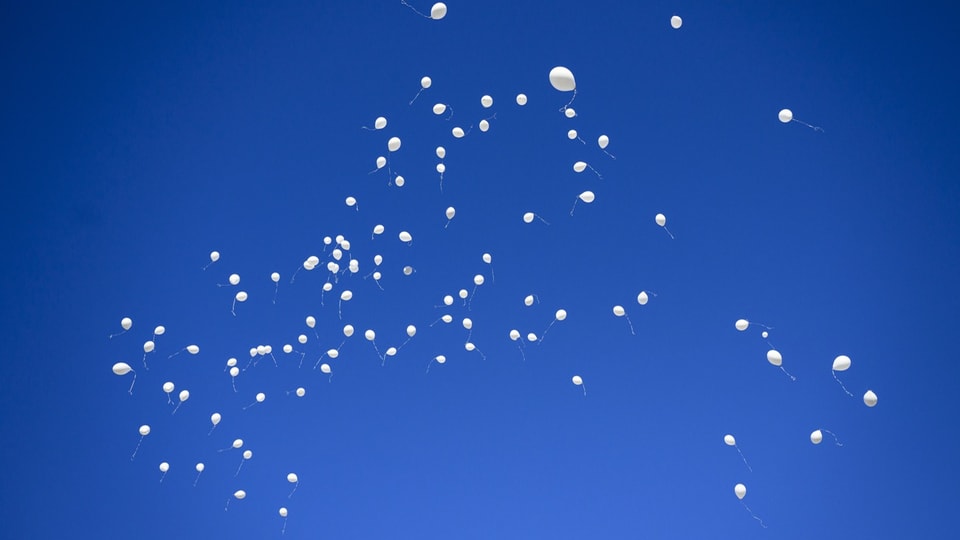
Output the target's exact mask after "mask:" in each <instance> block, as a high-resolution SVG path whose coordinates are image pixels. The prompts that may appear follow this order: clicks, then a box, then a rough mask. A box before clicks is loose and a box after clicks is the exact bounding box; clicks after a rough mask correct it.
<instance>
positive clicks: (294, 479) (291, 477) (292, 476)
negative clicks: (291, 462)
mask: <svg viewBox="0 0 960 540" xmlns="http://www.w3.org/2000/svg"><path fill="white" fill-rule="evenodd" d="M299 481H300V479H299V478H297V473H290V474H288V475H287V482H290V483H291V484H296V483H297V482H299Z"/></svg>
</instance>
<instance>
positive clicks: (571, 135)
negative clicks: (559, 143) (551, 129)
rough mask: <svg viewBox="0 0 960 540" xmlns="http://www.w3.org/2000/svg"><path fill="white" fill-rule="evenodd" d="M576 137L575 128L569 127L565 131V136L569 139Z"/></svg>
mask: <svg viewBox="0 0 960 540" xmlns="http://www.w3.org/2000/svg"><path fill="white" fill-rule="evenodd" d="M578 137H579V135H578V134H577V130H575V129H571V130H570V131H568V132H567V138H568V139H570V140H571V141H572V140H575V139H577V138H578Z"/></svg>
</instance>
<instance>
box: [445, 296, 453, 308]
mask: <svg viewBox="0 0 960 540" xmlns="http://www.w3.org/2000/svg"><path fill="white" fill-rule="evenodd" d="M443 305H445V306H452V305H453V297H452V296H450V295H449V294H448V295H446V296H444V297H443Z"/></svg>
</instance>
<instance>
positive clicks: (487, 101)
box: [480, 96, 493, 109]
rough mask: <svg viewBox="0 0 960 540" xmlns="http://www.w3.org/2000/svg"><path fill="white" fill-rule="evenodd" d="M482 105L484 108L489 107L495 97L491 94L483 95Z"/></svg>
mask: <svg viewBox="0 0 960 540" xmlns="http://www.w3.org/2000/svg"><path fill="white" fill-rule="evenodd" d="M480 105H482V106H483V108H484V109H489V108H490V107H492V106H493V98H492V97H490V96H483V97H481V98H480Z"/></svg>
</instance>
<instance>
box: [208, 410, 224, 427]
mask: <svg viewBox="0 0 960 540" xmlns="http://www.w3.org/2000/svg"><path fill="white" fill-rule="evenodd" d="M221 418H223V417H222V416H220V413H218V412H215V413H213V414H211V415H210V423H211V424H213V425H217V424H219V423H220V419H221Z"/></svg>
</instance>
